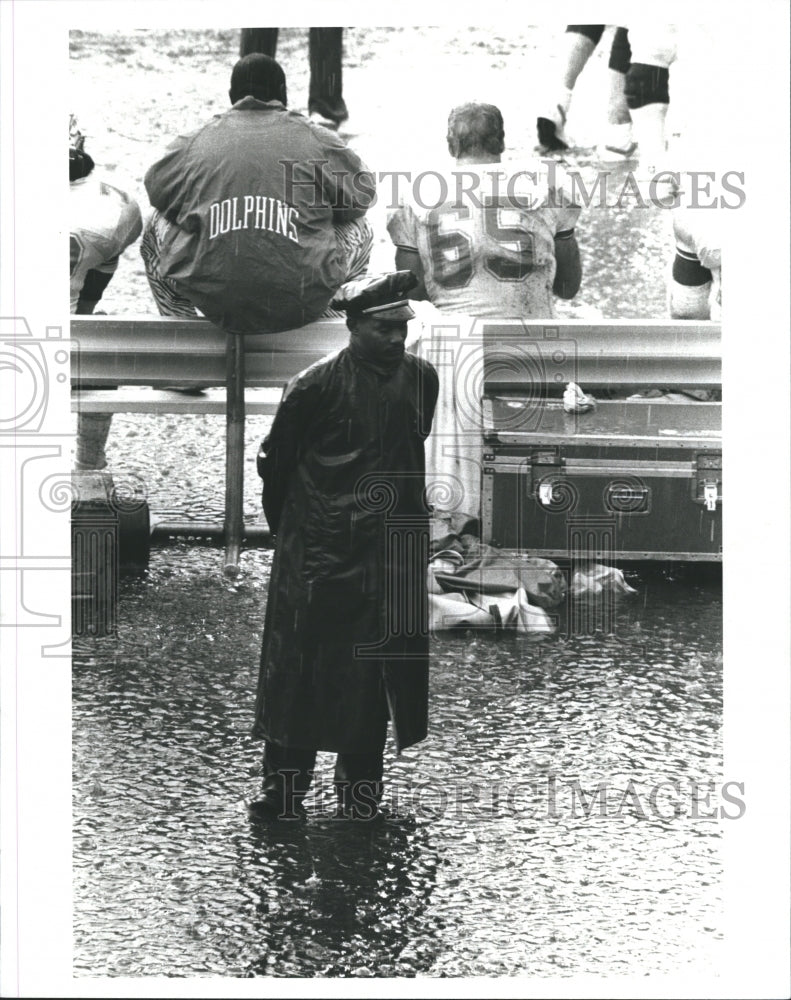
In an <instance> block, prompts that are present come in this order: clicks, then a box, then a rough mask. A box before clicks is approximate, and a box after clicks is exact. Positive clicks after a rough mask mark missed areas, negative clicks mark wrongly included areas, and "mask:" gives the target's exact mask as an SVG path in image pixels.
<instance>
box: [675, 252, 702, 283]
mask: <svg viewBox="0 0 791 1000" xmlns="http://www.w3.org/2000/svg"><path fill="white" fill-rule="evenodd" d="M673 280H674V281H677V282H678V283H679V285H688V286H690V287H691V288H694V287H695V286H697V285H705V284H706V282H707V281H711V271H710V270H709V269H708V268H707V267H704V266H703V265H702V264H701V262H700V261H699V260H698V258H697V257H694V256H691V255H690V254H686V253H684V251H683V250H679V249H678V248H676V259H675V260H674V261H673Z"/></svg>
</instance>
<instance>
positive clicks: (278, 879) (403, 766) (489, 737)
mask: <svg viewBox="0 0 791 1000" xmlns="http://www.w3.org/2000/svg"><path fill="white" fill-rule="evenodd" d="M207 554H209V555H216V553H212V550H201V549H198V548H194V547H193V548H188V547H186V546H183V545H182V546H177V547H174V548H169V549H162V550H159V551H157V552H156V553H155V555H154V558H153V561H152V567H151V571H150V573H149V576H148V578H147V579H145V580H131V581H127V582H125V583H124V585H123V587H122V593H121V614H120V617H121V621H120V628H119V637H118V639H117V640H113V639H104V640H98V641H97V640H95V641H93V642H91V643H90V644H88V645H85V646H84V647H83V648H82V650H81V651H79V652H78V653H77V655H75V659H74V675H73V699H74V715H73V722H74V909H75V927H74V966H75V973H76V974H82V975H85V974H89V975H101V974H105V975H176V976H190V975H206V974H217V975H224V976H242V977H245V976H260V975H273V976H351V975H353V976H413V975H421V974H425V975H431V976H460V975H465V976H470V975H497V976H508V975H515V974H522V975H535V976H568V975H572V974H577V975H579V974H583V973H602V974H608V975H610V974H618V973H629V974H631V975H642V974H646V975H648V974H661V973H685V972H688V973H689V975H690V976H692V975H701V974H713V971H714V969H715V967H716V962H717V955H718V947H719V942H720V932H721V919H722V916H721V909H720V907H721V899H720V889H719V880H720V874H721V869H720V857H719V836H718V829H719V825H718V823H717V822H716V819H715V818H712V817H716V816H717V814H718V811H719V809H720V808H722V807H726V808H728V809H729V810H730V812H731V814H734V813H735V811H736V807H735V806H733V805H729V803H728V802H727V800H725V799H723V797H722V795H721V792H720V784H719V783H720V752H721V747H720V715H721V623H720V618H721V605H720V598H719V587H718V585H717V584H716V582H715V583H706V582H704V581H702V580H698V582H697V583H696V582H695V581H694V580H687V581H686V582H685V583H681V582H678V581H675V582H674V581H671V580H668V579H665V578H662V577H661V576H657V575H646V574H638V575H631V576H630V580H631V582H632V583H633V584H634V585H635V586H637V588H638V590H639V593H638V595H637V596H636V597H633V598H630V599H626V600H624V602H623V603H622V604H621V605H620V606H619V609H618V612H617V626H616V632H615V635H611V636H607V635H602V634H592V635H579V636H571V637H566V638H552V639H549V640H546V641H544V642H540V643H534V642H530V641H526V640H520V639H517V638H514V637H509V636H500V637H495V636H491V635H487V634H485V633H484V634H473V633H471V632H466V633H463V634H460V635H458V636H452V635H444V636H443V637H442V638H439V639H436V640H435V641H434V644H433V653H432V664H431V709H430V712H431V716H430V718H431V723H430V735H429V738H428V740H426V741H425V742H424V743H423V744H421V745H420V746H418V747H416V748H413V749H412V750H410V751H408V752H406V753H405V754H404V755H403V756H402V758H401V759H395V758H394V756H393V754H392V748H391V747H390V748H389V749H388V757H387V763H386V775H387V779H388V783H387V791H386V795H385V802H386V804H387V805H388V806H389V807H390V809H391V811H392V812H393V813H394V814H395V818H394V819H392V820H390V821H388V822H387V823H386V824H385V825H384V827H383V828H381V829H377V830H368V829H361V830H357V829H354V828H353V827H351V826H350V825H349V824H344V823H341V822H338V821H335V820H333V819H332V818H331V817H332V805H333V803H332V795H331V789H330V784H331V780H332V774H331V768H332V763H333V757H332V755H330V754H320V755H319V769H318V774H317V795H316V796H312V797H311V798H310V799H309V800H308V807H309V813H310V815H309V819H308V822H307V823H306V824H304V825H298V826H297V827H296V828H294V829H291V828H290V827H289V828H282V827H278V828H274V829H260V828H256V827H255V826H251V825H250V823H249V821H248V820H247V817H246V813H245V810H244V805H243V800H244V798H245V797H249V796H254V795H255V794H256V792H257V790H258V787H259V781H260V765H261V745H260V744H259V743H257V742H255V741H253V740H252V739H251V738H250V736H249V731H250V725H251V721H252V699H253V691H254V686H255V679H256V674H257V658H258V651H259V644H260V636H261V626H262V608H263V600H264V593H265V584H266V578H267V570H268V565H269V561H270V554H269V553H267V552H264V551H258V552H248V553H247V554H246V555H245V556H244V560H243V570H244V572H243V574H242V577H241V580H240V582H238V583H237V584H235V585H232V584H229V583H227V582H225V581H223V580H222V578H221V576H220V574H219V573H218V572H217V569H216V560H215V559H213V558H210V559H207V558H206V557H207ZM667 783H671V784H667ZM672 783H676V784H675V785H673V784H672ZM597 788H598V794H597Z"/></svg>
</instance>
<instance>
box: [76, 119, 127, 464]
mask: <svg viewBox="0 0 791 1000" xmlns="http://www.w3.org/2000/svg"><path fill="white" fill-rule="evenodd" d="M93 170H94V161H93V158H92V157H91V156H90V154H89V153H87V152H86V150H85V136H84V135H83V134H82V132H81V131H80V129H79V128H78V126H77V120H76V118H75V117H74V115H70V116H69V216H70V219H69V250H70V264H71V280H70V294H71V312H72V313H75V314H77V315H83V316H84V315H90V314H91V313H92V312H93V311H94V309H95V308H96V306H97V304H98V303H99V301H100V300H101V298H102V295H103V293H104V290H105V289H106V288H107V285H108V284H109V283H110V280H111V278H112V276H113V275H114V274H115V272H116V269H117V268H118V258H119V256H120V255H121V254H122V253H123V251H124V250H125V249H126V248H127V247H128V246H130V245H131V244H132V243H134V242H135V240H136V239H137V238H138V237H139V236H140V233H141V232H142V229H143V222H142V219H141V216H140V209H139V208H138V206H137V202H136V201H134V200H133V199H132V198H130V197H129V195H128V194H126V192H124V191H121V190H120V189H119V188H117V187H114V186H113V185H112V184H108V183H107V182H106V181H104V180H101V179H100V178H97V177H96V176H95V174H94V173H93ZM111 420H112V416H111V414H109V413H80V414H79V415H78V417H77V457H76V462H75V467H76V468H77V469H103V468H104V467H105V466H106V465H107V459H106V456H105V453H104V446H105V444H106V442H107V435H108V434H109V433H110V422H111Z"/></svg>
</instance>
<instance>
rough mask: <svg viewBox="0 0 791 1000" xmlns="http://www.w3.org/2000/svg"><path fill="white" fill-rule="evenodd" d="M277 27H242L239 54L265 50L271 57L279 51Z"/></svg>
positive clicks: (245, 54) (243, 54) (265, 53)
mask: <svg viewBox="0 0 791 1000" xmlns="http://www.w3.org/2000/svg"><path fill="white" fill-rule="evenodd" d="M277 33H278V29H277V28H242V36H241V39H240V41H239V56H240V57H242V56H249V55H250V53H251V52H263V54H264V55H265V56H269V57H270V58H271V59H274V58H275V53H276V52H277Z"/></svg>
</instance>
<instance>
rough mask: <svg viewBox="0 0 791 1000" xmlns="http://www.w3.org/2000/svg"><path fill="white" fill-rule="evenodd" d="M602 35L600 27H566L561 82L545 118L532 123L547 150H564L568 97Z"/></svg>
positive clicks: (602, 26)
mask: <svg viewBox="0 0 791 1000" xmlns="http://www.w3.org/2000/svg"><path fill="white" fill-rule="evenodd" d="M603 31H604V25H603V24H570V25H569V26H568V27H567V28H566V31H565V34H564V35H563V46H564V52H563V56H562V57H561V64H562V70H561V79H560V82H559V84H558V85H557V88H556V92H555V94H554V96H553V99H552V100H551V101H550V102H549V108H550V109H551V110H548V111H547V115H546V117H539V118H538V119H537V121H536V128H537V131H538V141H539V144H540V145H541V146H543V147H544V148H545V149H548V150H563V149H568V144H567V143H566V141H565V138H564V136H563V126H564V125H565V123H566V116H567V114H568V110H569V105H570V104H571V95H572V91H573V90H574V85H575V84H576V82H577V77H578V76H579V75H580V73H581V72H582V71H583V69H584V68H585V64H586V63H587V62H588V59H590V57H591V54H592V53H593V50H594V49H595V48H596V46H597V45H598V43H599V39H600V38H601V36H602V32H603Z"/></svg>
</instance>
